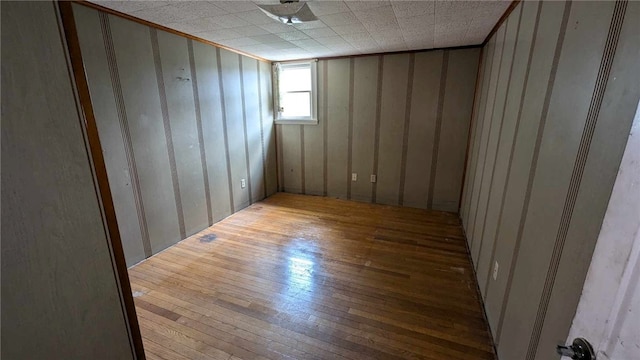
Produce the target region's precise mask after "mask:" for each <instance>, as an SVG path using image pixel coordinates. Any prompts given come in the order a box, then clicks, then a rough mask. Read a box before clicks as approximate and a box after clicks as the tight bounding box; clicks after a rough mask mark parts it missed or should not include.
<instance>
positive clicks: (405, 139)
mask: <svg viewBox="0 0 640 360" xmlns="http://www.w3.org/2000/svg"><path fill="white" fill-rule="evenodd" d="M415 63H416V55H415V53H411V54H409V71H408V72H407V102H406V104H405V108H404V131H403V135H402V160H401V161H400V185H399V188H398V205H400V206H402V205H404V186H405V180H406V177H407V153H408V151H409V126H410V124H411V100H412V98H413V73H414V68H415Z"/></svg>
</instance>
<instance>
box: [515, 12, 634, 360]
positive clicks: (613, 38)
mask: <svg viewBox="0 0 640 360" xmlns="http://www.w3.org/2000/svg"><path fill="white" fill-rule="evenodd" d="M627 4H628V1H627V0H618V1H616V4H615V7H614V10H613V16H612V19H611V24H610V26H609V32H608V34H607V41H606V44H605V48H604V52H603V54H602V60H601V61H600V68H599V69H598V75H597V76H596V79H597V80H596V84H595V86H594V89H593V94H592V96H591V103H590V104H589V111H588V113H587V119H586V121H585V125H584V129H583V132H582V138H581V139H580V145H579V147H578V154H577V156H576V161H575V163H574V165H573V171H572V173H571V180H570V182H569V184H570V186H569V191H568V193H567V197H566V199H565V203H564V208H563V209H562V217H561V220H560V226H559V228H558V233H557V235H556V241H555V245H554V248H553V255H552V257H551V261H550V263H549V270H548V271H547V276H546V279H545V282H544V288H543V291H542V294H541V296H540V302H539V304H538V312H537V314H536V322H535V324H534V327H533V331H532V334H531V338H530V340H529V348H528V352H527V360H533V359H534V358H535V357H536V354H537V351H538V345H539V343H540V336H541V335H542V328H543V326H544V321H545V318H546V316H547V309H548V308H549V302H550V301H551V293H552V291H553V288H554V285H555V281H556V275H557V273H558V268H559V267H560V260H561V258H562V254H563V250H564V244H565V242H566V240H567V234H568V233H569V226H570V225H571V218H572V215H573V210H574V209H575V206H576V201H577V199H578V193H579V192H580V184H581V183H582V175H583V174H584V169H585V167H586V164H587V159H588V157H589V150H590V148H591V140H592V139H593V135H594V133H595V130H596V125H597V123H598V115H599V114H600V108H601V107H602V102H603V100H604V94H605V91H606V89H607V83H608V81H609V75H610V74H611V68H612V67H613V60H614V57H615V54H616V50H617V48H618V40H619V39H620V33H621V32H622V24H623V22H624V17H625V13H626V10H627ZM567 12H568V11H567Z"/></svg>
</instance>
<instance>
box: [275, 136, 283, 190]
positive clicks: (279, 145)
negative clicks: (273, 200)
mask: <svg viewBox="0 0 640 360" xmlns="http://www.w3.org/2000/svg"><path fill="white" fill-rule="evenodd" d="M276 145H277V146H276V153H277V156H278V160H277V163H278V164H279V165H278V191H284V167H283V161H284V157H283V156H282V152H283V149H282V125H276Z"/></svg>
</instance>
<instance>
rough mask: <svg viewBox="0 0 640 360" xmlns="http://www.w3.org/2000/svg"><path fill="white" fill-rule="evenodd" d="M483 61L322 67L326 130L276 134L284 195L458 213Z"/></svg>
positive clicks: (322, 126)
mask: <svg viewBox="0 0 640 360" xmlns="http://www.w3.org/2000/svg"><path fill="white" fill-rule="evenodd" d="M479 53H480V49H479V48H471V49H458V50H437V51H425V52H417V53H405V54H392V55H376V56H362V57H352V58H343V59H333V60H320V61H319V62H318V80H319V81H318V84H319V91H318V92H319V94H318V95H319V105H318V110H319V122H318V125H276V129H277V132H278V136H277V139H278V149H279V164H280V167H279V169H280V174H279V176H280V190H281V191H285V192H292V193H302V194H313V195H325V196H331V197H337V198H342V199H353V200H358V201H365V202H375V203H382V204H391V205H405V206H411V207H417V208H428V209H437V210H444V211H451V212H457V211H458V208H459V204H458V202H459V198H460V191H461V187H462V172H463V169H464V158H465V149H466V144H467V135H468V129H469V122H470V119H471V109H472V106H473V104H472V103H473V96H474V86H475V80H476V73H477V69H478V60H479ZM352 173H357V174H358V178H357V181H352V180H351V174H352ZM372 174H375V175H377V182H376V183H371V182H370V176H371V175H372Z"/></svg>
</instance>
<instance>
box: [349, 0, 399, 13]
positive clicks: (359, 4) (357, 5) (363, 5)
mask: <svg viewBox="0 0 640 360" xmlns="http://www.w3.org/2000/svg"><path fill="white" fill-rule="evenodd" d="M388 5H391V3H390V2H389V1H348V2H347V6H348V7H349V8H350V9H351V11H357V10H367V9H373V8H377V7H381V6H388Z"/></svg>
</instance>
